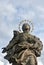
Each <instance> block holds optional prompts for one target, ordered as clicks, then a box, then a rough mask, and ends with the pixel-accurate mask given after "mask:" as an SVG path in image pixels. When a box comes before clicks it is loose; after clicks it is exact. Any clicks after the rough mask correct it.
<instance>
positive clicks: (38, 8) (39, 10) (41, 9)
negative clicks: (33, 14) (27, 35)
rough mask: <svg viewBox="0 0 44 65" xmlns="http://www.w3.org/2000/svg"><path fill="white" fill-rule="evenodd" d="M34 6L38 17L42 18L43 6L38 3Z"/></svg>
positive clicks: (43, 16) (43, 13) (43, 14)
mask: <svg viewBox="0 0 44 65" xmlns="http://www.w3.org/2000/svg"><path fill="white" fill-rule="evenodd" d="M36 8H37V11H38V16H39V18H41V19H44V6H40V5H38V6H37V7H36Z"/></svg>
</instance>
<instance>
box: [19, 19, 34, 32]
mask: <svg viewBox="0 0 44 65" xmlns="http://www.w3.org/2000/svg"><path fill="white" fill-rule="evenodd" d="M24 23H28V24H29V25H30V28H31V29H30V32H32V31H33V30H34V26H33V23H32V22H31V21H29V20H22V21H21V22H20V23H19V31H20V32H22V25H23V24H24Z"/></svg>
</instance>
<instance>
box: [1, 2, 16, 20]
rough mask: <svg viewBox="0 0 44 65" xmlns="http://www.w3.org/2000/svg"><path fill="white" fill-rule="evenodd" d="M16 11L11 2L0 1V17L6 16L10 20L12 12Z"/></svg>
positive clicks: (12, 15) (12, 16)
mask: <svg viewBox="0 0 44 65" xmlns="http://www.w3.org/2000/svg"><path fill="white" fill-rule="evenodd" d="M16 12H17V10H16V8H15V7H14V6H13V5H12V4H11V3H6V2H5V3H2V2H0V16H1V17H2V19H3V18H4V17H6V18H7V20H9V21H11V20H13V18H14V14H15V13H16Z"/></svg>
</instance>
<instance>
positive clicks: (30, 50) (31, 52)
mask: <svg viewBox="0 0 44 65" xmlns="http://www.w3.org/2000/svg"><path fill="white" fill-rule="evenodd" d="M30 29H31V28H30V25H29V24H28V23H24V24H23V26H22V30H23V32H19V31H14V37H13V38H12V40H11V41H10V42H9V44H8V45H7V46H6V47H5V48H3V51H2V53H5V52H6V53H7V55H6V56H5V57H4V58H5V59H7V60H8V61H9V62H10V63H12V65H37V57H40V55H41V50H42V48H43V45H42V42H41V41H40V39H39V38H37V37H36V36H34V35H31V34H29V31H30Z"/></svg>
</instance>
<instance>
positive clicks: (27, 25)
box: [22, 23, 30, 33]
mask: <svg viewBox="0 0 44 65" xmlns="http://www.w3.org/2000/svg"><path fill="white" fill-rule="evenodd" d="M22 30H23V32H27V33H28V32H29V31H30V25H29V24H28V23H24V24H23V26H22Z"/></svg>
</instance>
